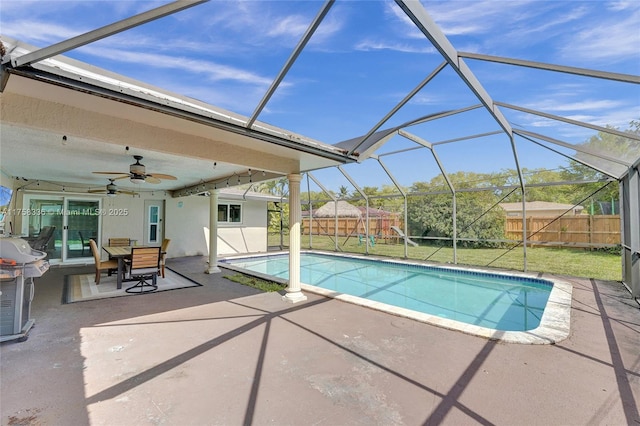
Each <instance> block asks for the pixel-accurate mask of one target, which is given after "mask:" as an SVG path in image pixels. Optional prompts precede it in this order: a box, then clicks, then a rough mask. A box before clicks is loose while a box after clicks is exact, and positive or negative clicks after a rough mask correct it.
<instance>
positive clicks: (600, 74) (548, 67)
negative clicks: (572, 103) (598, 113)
mask: <svg viewBox="0 0 640 426" xmlns="http://www.w3.org/2000/svg"><path fill="white" fill-rule="evenodd" d="M458 56H459V57H460V58H468V59H478V60H481V61H489V62H497V63H501V64H508V65H516V66H520V67H527V68H537V69H541V70H545V71H555V72H563V73H567V74H575V75H582V76H586V77H594V78H602V79H605V80H615V81H622V82H625V83H635V84H640V76H638V75H632V74H620V73H615V72H606V71H596V70H590V69H587V68H577V67H567V66H564V65H553V64H546V63H543V62H535V61H525V60H522V59H511V58H503V57H500V56H491V55H483V54H480V53H469V52H458Z"/></svg>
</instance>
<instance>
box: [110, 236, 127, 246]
mask: <svg viewBox="0 0 640 426" xmlns="http://www.w3.org/2000/svg"><path fill="white" fill-rule="evenodd" d="M109 245H110V246H111V247H126V246H130V245H131V240H130V239H129V238H120V237H118V238H109Z"/></svg>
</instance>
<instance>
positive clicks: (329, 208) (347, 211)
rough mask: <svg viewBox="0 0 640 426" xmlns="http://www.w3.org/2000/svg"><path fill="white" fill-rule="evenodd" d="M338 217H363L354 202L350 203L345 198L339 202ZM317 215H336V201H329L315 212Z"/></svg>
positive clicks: (314, 214)
mask: <svg viewBox="0 0 640 426" xmlns="http://www.w3.org/2000/svg"><path fill="white" fill-rule="evenodd" d="M337 207H338V211H337V213H338V217H361V216H362V213H361V212H360V210H359V209H358V208H357V207H356V206H354V205H353V204H349V203H348V202H346V201H344V200H339V201H338V204H337ZM313 216H315V217H336V203H335V202H333V201H329V202H328V203H327V204H325V205H324V206H322V207H320V208H319V209H317V210H315V211H314V212H313Z"/></svg>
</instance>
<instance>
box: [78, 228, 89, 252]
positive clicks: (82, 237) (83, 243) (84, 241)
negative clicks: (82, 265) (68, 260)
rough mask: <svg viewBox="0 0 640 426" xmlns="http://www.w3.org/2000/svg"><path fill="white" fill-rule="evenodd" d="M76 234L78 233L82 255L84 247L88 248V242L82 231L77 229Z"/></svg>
mask: <svg viewBox="0 0 640 426" xmlns="http://www.w3.org/2000/svg"><path fill="white" fill-rule="evenodd" d="M78 235H80V242H81V243H82V256H84V249H85V248H90V247H91V246H90V244H89V240H87V239H85V238H84V235H82V231H78Z"/></svg>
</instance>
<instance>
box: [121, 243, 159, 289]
mask: <svg viewBox="0 0 640 426" xmlns="http://www.w3.org/2000/svg"><path fill="white" fill-rule="evenodd" d="M129 262H130V263H129V272H128V274H127V278H128V279H137V280H138V282H137V283H136V284H135V285H133V286H131V287H129V288H127V289H126V290H125V291H126V292H127V293H149V292H151V291H155V290H157V289H158V285H157V278H158V270H159V266H160V247H132V248H131V260H130V261H129ZM147 279H151V280H152V281H151V284H149V283H148V282H147Z"/></svg>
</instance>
